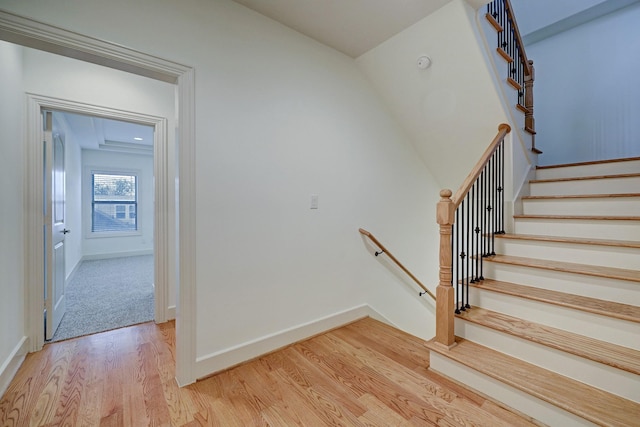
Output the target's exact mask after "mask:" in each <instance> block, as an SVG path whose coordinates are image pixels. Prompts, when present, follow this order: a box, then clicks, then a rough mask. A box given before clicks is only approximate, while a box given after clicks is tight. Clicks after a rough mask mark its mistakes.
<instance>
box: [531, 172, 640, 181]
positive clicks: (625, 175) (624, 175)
mask: <svg viewBox="0 0 640 427" xmlns="http://www.w3.org/2000/svg"><path fill="white" fill-rule="evenodd" d="M639 176H640V173H621V174H617V175H592V176H574V177H569V178H549V179H532V180H530V181H529V183H530V184H534V183H543V182H563V181H586V180H592V179H614V178H635V177H639Z"/></svg>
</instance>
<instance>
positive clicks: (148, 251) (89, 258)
mask: <svg viewBox="0 0 640 427" xmlns="http://www.w3.org/2000/svg"><path fill="white" fill-rule="evenodd" d="M140 255H153V249H146V250H141V251H128V252H112V253H104V254H92V255H84V256H83V257H82V261H95V260H99V259H111V258H123V257H129V256H140Z"/></svg>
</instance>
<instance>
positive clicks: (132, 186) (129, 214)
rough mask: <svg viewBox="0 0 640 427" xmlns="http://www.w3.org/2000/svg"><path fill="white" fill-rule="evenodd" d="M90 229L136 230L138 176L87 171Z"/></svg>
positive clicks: (107, 230)
mask: <svg viewBox="0 0 640 427" xmlns="http://www.w3.org/2000/svg"><path fill="white" fill-rule="evenodd" d="M91 193H92V198H91V199H92V200H91V232H93V233H108V232H130V231H138V216H137V215H136V212H137V210H138V209H137V207H138V177H137V175H134V174H124V173H108V172H100V173H98V172H92V173H91Z"/></svg>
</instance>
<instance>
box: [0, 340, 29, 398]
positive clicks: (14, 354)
mask: <svg viewBox="0 0 640 427" xmlns="http://www.w3.org/2000/svg"><path fill="white" fill-rule="evenodd" d="M28 344H29V339H28V338H27V337H26V336H25V337H22V339H21V340H20V341H19V342H18V344H17V345H16V346H15V347H14V349H13V351H11V353H10V354H9V357H8V358H7V359H6V360H5V361H4V362H2V365H0V396H2V395H3V394H4V393H5V391H7V388H8V387H9V384H10V383H11V380H12V379H13V377H14V376H15V375H16V373H17V372H18V369H19V368H20V366H21V365H22V362H23V361H24V358H25V357H26V355H27V350H28Z"/></svg>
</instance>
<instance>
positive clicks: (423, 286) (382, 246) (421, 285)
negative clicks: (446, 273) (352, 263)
mask: <svg viewBox="0 0 640 427" xmlns="http://www.w3.org/2000/svg"><path fill="white" fill-rule="evenodd" d="M358 231H359V232H360V234H362V235H363V236H367V237H368V238H369V239H370V240H371V241H372V242H373V243H375V244H376V246H378V247H379V248H380V249H381V250H382V252H384V253H385V254H387V256H388V257H389V258H391V261H393V262H394V263H395V264H396V265H397V266H398V267H400V269H402V271H404V272H405V273H407V274H408V275H409V277H411V278H412V279H413V281H414V282H416V283H417V284H418V286H420V287H421V288H422V289H423V290H424V292H421V295H423V294H425V293H426V294H429V296H430V297H431V298H433V300H434V301H435V300H436V296H435V295H433V294H432V293H431V291H430V290H429V289H427V287H426V286H425V285H423V284H422V282H420V280H418V279H417V278H416V276H414V275H413V274H411V272H410V271H409V270H407V268H406V267H405V266H404V265H402V263H401V262H400V261H398V260H397V259H396V257H394V256H393V254H392V253H391V252H389V250H388V249H387V248H385V247H384V245H383V244H382V243H380V241H379V240H378V239H376V237H375V236H374V235H373V234H371V233H369V232H368V231H367V230H365V229H364V228H360V229H359V230H358ZM377 254H378V252H376V255H377Z"/></svg>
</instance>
